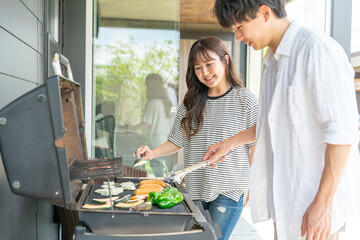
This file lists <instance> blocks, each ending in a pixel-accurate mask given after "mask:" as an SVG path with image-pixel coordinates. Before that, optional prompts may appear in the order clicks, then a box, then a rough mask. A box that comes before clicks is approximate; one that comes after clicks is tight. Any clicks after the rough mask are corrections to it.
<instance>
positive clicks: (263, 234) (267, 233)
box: [230, 206, 360, 240]
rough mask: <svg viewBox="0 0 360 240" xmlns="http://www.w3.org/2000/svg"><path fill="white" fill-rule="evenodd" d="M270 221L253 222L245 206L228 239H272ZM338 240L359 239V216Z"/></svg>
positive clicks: (350, 221)
mask: <svg viewBox="0 0 360 240" xmlns="http://www.w3.org/2000/svg"><path fill="white" fill-rule="evenodd" d="M273 236H274V229H273V223H272V221H270V220H269V221H266V222H261V223H257V224H253V223H252V221H251V214H250V207H248V206H247V207H245V208H244V210H243V212H242V214H241V218H240V219H239V221H238V223H237V225H236V227H235V229H234V231H233V233H232V235H231V237H230V240H273V239H274V237H273ZM339 240H360V216H358V217H355V218H351V219H349V221H348V222H347V224H346V225H345V231H344V232H340V233H339Z"/></svg>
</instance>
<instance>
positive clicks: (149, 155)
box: [135, 145, 154, 160]
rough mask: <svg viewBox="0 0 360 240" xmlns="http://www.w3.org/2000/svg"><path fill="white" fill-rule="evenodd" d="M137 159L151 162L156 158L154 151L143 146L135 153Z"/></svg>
mask: <svg viewBox="0 0 360 240" xmlns="http://www.w3.org/2000/svg"><path fill="white" fill-rule="evenodd" d="M135 156H136V157H141V159H142V160H151V159H153V158H154V154H153V151H152V150H151V149H150V148H149V147H148V146H146V145H142V146H141V147H139V148H138V149H137V150H136V151H135Z"/></svg>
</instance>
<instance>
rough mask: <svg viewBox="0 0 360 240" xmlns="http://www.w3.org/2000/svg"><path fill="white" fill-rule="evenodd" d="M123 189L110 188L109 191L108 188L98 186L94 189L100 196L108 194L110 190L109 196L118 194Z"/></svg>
mask: <svg viewBox="0 0 360 240" xmlns="http://www.w3.org/2000/svg"><path fill="white" fill-rule="evenodd" d="M123 191H124V190H123V189H122V188H121V187H119V188H116V187H114V188H110V191H109V189H108V188H99V189H97V190H95V192H96V193H99V194H100V195H101V196H110V192H111V196H113V195H118V194H119V193H122V192H123Z"/></svg>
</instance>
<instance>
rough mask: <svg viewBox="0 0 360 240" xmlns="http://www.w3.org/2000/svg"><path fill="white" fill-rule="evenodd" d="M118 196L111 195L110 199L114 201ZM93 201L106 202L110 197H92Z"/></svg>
mask: <svg viewBox="0 0 360 240" xmlns="http://www.w3.org/2000/svg"><path fill="white" fill-rule="evenodd" d="M118 198H119V197H111V200H112V201H113V202H114V201H116V200H117V199H118ZM93 201H94V202H97V203H106V202H110V198H94V199H93Z"/></svg>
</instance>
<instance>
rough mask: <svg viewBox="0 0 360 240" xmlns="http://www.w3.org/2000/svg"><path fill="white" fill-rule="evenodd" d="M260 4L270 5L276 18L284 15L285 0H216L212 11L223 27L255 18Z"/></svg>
mask: <svg viewBox="0 0 360 240" xmlns="http://www.w3.org/2000/svg"><path fill="white" fill-rule="evenodd" d="M261 5H266V6H268V7H270V8H271V9H272V10H273V11H274V12H275V15H276V16H277V17H278V18H284V17H286V11H285V0H216V2H215V6H214V13H215V16H216V17H217V19H218V21H219V23H220V25H221V26H223V27H231V26H233V25H234V24H235V23H242V22H244V21H248V20H250V19H249V18H251V19H254V18H256V13H257V12H258V10H259V7H260V6H261Z"/></svg>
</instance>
